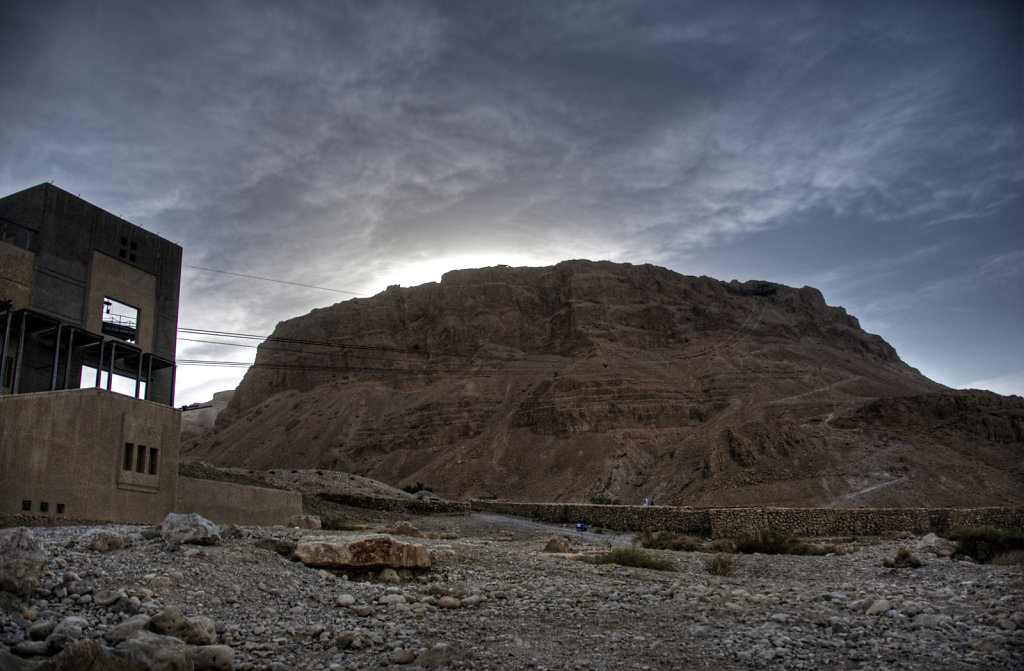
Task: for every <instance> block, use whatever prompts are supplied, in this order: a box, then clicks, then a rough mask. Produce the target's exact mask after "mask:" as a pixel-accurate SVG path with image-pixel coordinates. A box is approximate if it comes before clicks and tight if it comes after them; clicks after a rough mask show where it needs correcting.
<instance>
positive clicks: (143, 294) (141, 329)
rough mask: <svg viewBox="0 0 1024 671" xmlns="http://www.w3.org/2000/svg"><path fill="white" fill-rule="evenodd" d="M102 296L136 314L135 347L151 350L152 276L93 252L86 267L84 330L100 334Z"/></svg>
mask: <svg viewBox="0 0 1024 671" xmlns="http://www.w3.org/2000/svg"><path fill="white" fill-rule="evenodd" d="M105 297H106V298H113V299H114V300H115V301H117V302H119V303H124V304H125V305H130V306H132V307H133V308H135V309H137V310H138V311H139V315H138V323H137V326H136V336H135V337H136V340H135V344H136V345H137V346H138V347H139V348H140V349H142V351H144V352H151V351H153V328H154V319H155V315H156V275H150V274H149V273H147V272H144V271H142V270H139V269H138V268H135V267H134V266H132V265H130V264H128V263H125V262H124V261H120V260H118V259H115V258H113V257H111V256H107V255H106V254H103V253H101V252H96V251H94V252H93V253H92V265H91V266H90V268H89V293H88V299H87V300H88V302H87V303H86V305H87V308H86V310H87V311H86V315H85V330H87V331H92V332H93V333H102V331H103V299H104V298H105Z"/></svg>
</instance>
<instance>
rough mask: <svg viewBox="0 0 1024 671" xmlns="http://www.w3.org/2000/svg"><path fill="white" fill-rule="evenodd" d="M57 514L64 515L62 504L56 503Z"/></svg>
mask: <svg viewBox="0 0 1024 671" xmlns="http://www.w3.org/2000/svg"><path fill="white" fill-rule="evenodd" d="M57 514H58V515H63V514H64V504H63V503H58V504H57Z"/></svg>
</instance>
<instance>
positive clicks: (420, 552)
mask: <svg viewBox="0 0 1024 671" xmlns="http://www.w3.org/2000/svg"><path fill="white" fill-rule="evenodd" d="M292 556H293V557H294V558H295V559H298V560H299V561H301V562H302V563H303V564H306V565H307V566H316V567H319V568H329V569H346V568H347V569H356V570H366V571H372V570H378V569H383V568H396V569H398V568H404V569H427V568H430V551H429V550H428V549H427V547H426V546H424V545H418V544H416V543H403V542H402V541H399V540H395V539H394V538H392V537H391V536H383V535H378V536H362V537H357V538H350V539H341V538H319V537H314V536H306V537H304V538H301V539H299V542H298V544H297V545H296V546H295V551H294V552H293V553H292Z"/></svg>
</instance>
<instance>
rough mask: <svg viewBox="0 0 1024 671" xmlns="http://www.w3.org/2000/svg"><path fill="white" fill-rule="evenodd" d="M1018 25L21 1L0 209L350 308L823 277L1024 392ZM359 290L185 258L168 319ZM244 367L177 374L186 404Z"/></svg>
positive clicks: (260, 322) (974, 379)
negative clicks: (66, 197) (558, 271)
mask: <svg viewBox="0 0 1024 671" xmlns="http://www.w3.org/2000/svg"><path fill="white" fill-rule="evenodd" d="M1021 8H1022V5H1021V3H1019V2H1017V1H1016V0H1009V1H1007V2H989V1H985V0H973V1H971V2H967V1H960V0H958V1H955V2H943V1H941V0H928V1H924V2H917V1H915V0H901V1H900V2H891V1H888V0H887V1H883V2H856V3H840V2H833V1H831V0H821V1H810V0H796V1H786V0H782V1H779V2H771V3H766V2H761V1H753V2H740V1H731V2H687V1H683V0H667V1H666V2H646V1H640V0H622V1H608V2H606V1H600V0H599V1H592V0H588V1H585V2H553V1H551V0H541V1H537V2H532V1H529V0H527V1H523V2H497V1H493V2H491V1H478V0H473V1H467V2H456V1H445V2H426V1H413V0H407V1H403V2H364V1H359V2H355V1H353V2H333V1H332V2H328V1H319V2H317V1H312V0H311V1H309V2H302V3H294V2H284V1H280V2H259V1H252V0H250V1H245V2H241V1H231V0H222V1H219V2H187V1H185V2H183V1H181V0H175V1H174V2H170V1H167V2H158V1H151V2H138V1H137V0H112V1H91V0H74V1H69V2H60V1H47V2H38V1H35V0H23V1H19V0H8V1H7V2H3V3H0V44H2V45H3V57H2V58H0V91H2V92H3V98H2V99H3V102H4V104H3V111H2V113H0V193H2V194H6V193H11V192H14V191H18V190H21V189H23V188H26V187H29V186H32V185H35V184H38V183H40V182H43V181H53V182H54V184H56V185H57V186H60V187H61V188H63V189H65V190H67V191H70V192H72V193H75V194H80V195H81V197H82V198H85V199H86V200H88V201H90V202H92V203H94V204H96V205H98V206H100V207H102V208H104V209H106V210H109V211H110V212H113V213H114V214H118V215H121V216H123V217H124V218H126V219H128V220H129V221H131V222H133V223H136V224H138V225H140V226H143V227H144V228H146V229H148V230H151V231H154V232H157V233H159V234H160V235H161V236H163V237H165V238H168V239H170V240H172V241H174V242H177V243H178V244H180V245H182V247H183V248H184V264H185V265H186V266H193V267H200V268H211V269H216V270H222V271H228V272H234V273H240V274H247V275H257V276H262V277H269V278H276V279H280V280H286V281H289V282H294V283H298V284H309V285H317V286H323V287H329V288H334V289H339V290H344V291H349V292H353V294H360V295H372V294H374V293H377V292H378V291H380V290H382V289H384V288H385V287H386V286H387V285H389V284H401V285H403V286H410V285H415V284H420V283H423V282H426V281H432V280H437V279H439V277H440V275H441V273H443V272H445V271H447V270H451V269H454V268H464V267H479V266H485V265H494V264H497V263H506V264H509V265H548V264H551V263H555V262H558V261H560V260H564V259H570V258H590V259H595V260H596V259H608V260H613V261H623V262H631V263H654V264H658V265H663V266H666V267H669V268H671V269H673V270H676V271H678V272H681V273H684V274H690V275H702V274H703V275H710V276H713V277H717V278H719V279H723V280H731V279H734V278H735V279H739V280H746V279H764V280H770V281H774V282H780V283H783V284H789V285H793V286H803V285H811V286H815V287H818V288H819V289H821V290H822V292H823V293H824V294H825V298H826V300H827V301H828V303H829V304H831V305H842V306H844V307H845V308H847V310H848V311H850V312H851V313H852V314H854V315H855V316H857V317H858V318H860V320H861V323H862V325H863V326H864V328H865V329H867V330H868V331H871V332H874V333H878V334H880V335H882V336H883V337H884V338H885V339H886V340H888V341H889V342H890V343H891V344H893V345H894V346H895V347H896V349H897V350H898V351H899V353H900V355H901V356H902V357H903V359H904V360H905V361H907V362H908V363H909V364H911V365H913V366H915V367H918V368H919V369H921V371H922V372H923V373H925V374H926V375H928V376H929V377H931V378H933V379H935V380H937V381H939V382H942V383H944V384H947V385H950V386H953V387H965V386H973V387H982V388H988V389H992V390H995V391H998V392H1000V393H1004V394H1006V393H1016V394H1024V338H1022V336H1021V334H1022V332H1024V307H1022V306H1024V291H1022V289H1024V158H1022V157H1024V138H1022V133H1024V102H1022V96H1024V65H1022V64H1024V52H1022V40H1024V37H1022V35H1024V24H1022V9H1021ZM353 294H345V293H332V292H329V291H322V290H316V289H308V288H303V287H298V286H294V285H289V284H280V283H274V282H266V281H259V280H254V279H246V278H241V277H236V276H232V275H225V274H220V273H212V272H208V271H203V270H197V269H195V268H190V267H186V268H184V269H183V273H182V303H181V317H180V320H179V326H181V327H186V328H204V329H213V330H218V331H236V332H244V333H257V334H267V333H269V332H270V331H271V330H272V328H273V326H274V324H275V323H276V322H278V321H280V320H283V319H287V318H290V317H294V316H296V315H299V314H304V313H305V312H307V311H309V310H310V309H312V308H314V307H322V306H325V305H329V304H332V303H335V302H337V301H339V300H345V299H347V298H350V297H351V296H352V295H353ZM251 356H252V351H251V350H247V349H242V348H229V347H214V346H211V345H205V344H201V343H195V342H190V341H184V340H183V341H181V342H180V343H179V347H178V357H179V359H216V360H224V359H230V360H235V361H240V360H246V357H249V360H251ZM242 372H243V371H241V370H232V369H212V368H198V367H193V366H181V367H180V369H179V378H178V379H179V385H178V395H177V403H178V404H183V403H189V402H193V401H199V400H203V399H204V398H208V397H209V395H210V393H212V391H214V390H217V389H225V388H231V387H233V386H234V385H235V383H236V382H237V380H238V379H239V378H240V377H241V374H242Z"/></svg>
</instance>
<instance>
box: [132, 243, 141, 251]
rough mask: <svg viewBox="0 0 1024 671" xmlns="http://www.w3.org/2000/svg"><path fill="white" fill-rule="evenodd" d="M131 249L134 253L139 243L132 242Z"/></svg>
mask: <svg viewBox="0 0 1024 671" xmlns="http://www.w3.org/2000/svg"><path fill="white" fill-rule="evenodd" d="M131 247H132V251H133V252H134V251H135V250H136V249H138V248H139V243H137V242H132V245H131Z"/></svg>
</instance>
